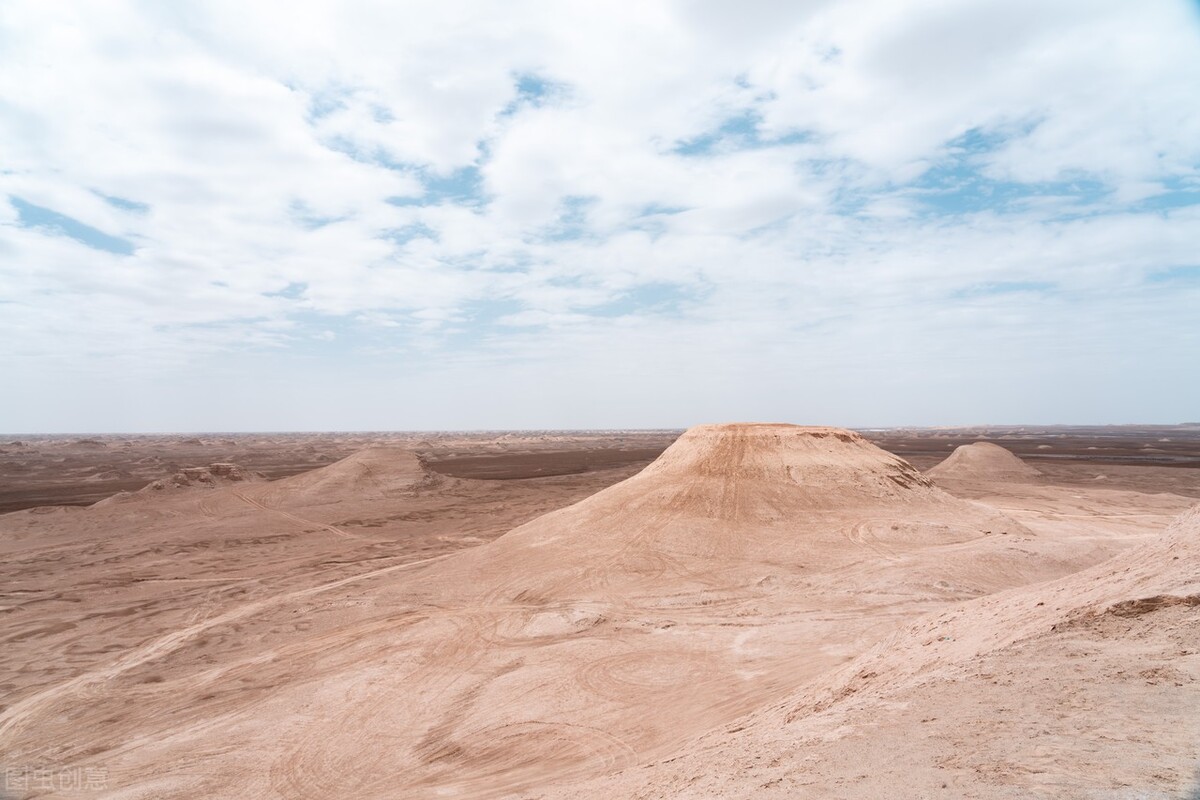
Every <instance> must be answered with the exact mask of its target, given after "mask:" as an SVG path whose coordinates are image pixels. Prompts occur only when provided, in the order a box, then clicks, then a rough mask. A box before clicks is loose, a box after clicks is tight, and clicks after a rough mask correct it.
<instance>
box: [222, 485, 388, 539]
mask: <svg viewBox="0 0 1200 800" xmlns="http://www.w3.org/2000/svg"><path fill="white" fill-rule="evenodd" d="M234 494H235V495H236V496H237V497H238V498H240V499H241V500H242V501H244V502H245V503H247V504H249V505H250V506H253V507H254V508H257V509H258V510H260V511H266V512H268V513H270V514H275V515H277V516H280V517H283V518H284V519H286V520H290V521H291V522H294V523H296V524H297V525H303V526H305V527H310V526H313V525H315V526H317V527H318V528H322V529H323V530H327V531H329V532H330V533H332V534H334V535H336V536H341V537H342V538H344V539H357V540H359V541H361V542H371V543H372V544H379V541H380V540H379V539H373V538H371V537H370V536H360V535H359V534H357V533H350V532H349V531H346V530H342V529H341V528H339V527H337V526H336V525H330V524H328V523H325V522H317V521H316V520H313V519H305V518H304V517H300V516H297V515H295V514H292V513H290V512H287V511H284V510H283V509H279V508H272V507H271V506H269V505H267V504H266V503H263V502H261V501H258V500H255V499H254V498H252V497H249V496H247V495H245V494H243V493H242V492H237V491H235V492H234Z"/></svg>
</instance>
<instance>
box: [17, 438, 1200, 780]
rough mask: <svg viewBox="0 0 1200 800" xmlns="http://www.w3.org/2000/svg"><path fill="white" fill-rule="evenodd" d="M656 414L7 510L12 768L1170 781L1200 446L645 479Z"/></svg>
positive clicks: (752, 455)
mask: <svg viewBox="0 0 1200 800" xmlns="http://www.w3.org/2000/svg"><path fill="white" fill-rule="evenodd" d="M1158 433H1160V432H1158V431H1156V432H1155V434H1156V439H1157V438H1164V437H1162V436H1157V434H1158ZM674 438H675V437H674V434H670V433H655V434H637V433H629V434H619V435H612V436H610V438H608V439H605V438H604V436H603V435H600V434H586V435H585V434H526V435H520V436H509V437H507V438H505V439H498V438H497V437H494V436H493V437H491V438H488V436H486V435H482V434H477V435H471V436H463V435H452V434H446V435H443V436H442V437H440V438H438V437H434V438H430V439H427V440H418V441H411V440H410V439H408V438H404V437H399V436H397V437H394V438H393V437H381V436H372V437H363V438H361V439H360V438H358V437H356V436H350V435H344V436H340V437H331V438H330V443H333V442H336V443H337V444H336V447H335V446H334V445H333V444H329V445H328V446H327V449H329V450H337V449H338V448H344V449H345V450H349V451H350V452H351V454H349V455H348V456H347V457H346V458H344V459H343V460H341V461H338V462H335V463H332V464H330V465H329V466H325V467H320V468H317V469H315V470H309V471H302V472H296V473H295V474H292V475H291V476H290V477H284V478H280V479H277V480H266V479H265V478H266V476H265V474H262V472H263V471H262V470H256V469H252V468H250V467H246V466H245V465H241V466H242V467H243V468H242V469H241V470H239V471H238V473H237V474H236V475H232V476H231V475H230V474H229V473H228V470H225V469H209V470H207V471H206V472H203V473H201V472H194V471H193V472H192V473H191V477H190V478H189V479H188V480H186V481H175V480H174V479H173V476H174V475H177V474H179V473H178V472H177V471H175V470H176V469H183V468H184V465H185V464H186V463H187V462H183V464H174V463H172V464H170V465H169V466H170V467H171V469H170V470H159V472H158V473H155V474H147V475H146V476H144V477H150V478H152V479H155V480H158V481H159V482H160V484H159V485H160V487H161V488H154V487H153V486H151V487H150V488H146V489H144V490H141V491H138V492H132V493H127V494H122V495H118V496H116V497H113V498H111V499H108V500H105V501H103V502H101V503H98V504H96V505H93V506H91V507H86V508H84V507H77V508H61V507H58V508H53V507H51V508H47V507H40V508H33V509H27V510H23V511H17V512H14V513H9V514H5V515H0V553H2V554H3V565H2V570H3V575H0V586H3V587H4V589H3V598H2V599H0V625H2V626H3V627H2V628H0V640H2V643H3V648H2V649H0V692H3V695H2V697H3V700H2V702H3V708H2V709H0V766H3V767H4V768H5V780H6V784H7V791H8V793H9V794H10V795H11V796H16V797H22V796H26V795H28V796H47V797H49V796H63V797H73V796H87V797H92V796H104V797H129V798H132V797H146V798H149V797H197V796H205V797H326V796H330V795H340V796H353V797H381V798H382V797H404V796H413V797H426V796H451V797H453V796H459V797H469V796H491V797H500V796H540V795H543V794H551V795H555V796H563V797H566V796H585V795H586V796H612V797H625V796H634V795H638V796H646V797H659V796H690V795H694V796H725V795H732V796H749V795H756V796H757V794H758V793H760V792H763V793H765V792H768V791H775V792H777V793H778V794H780V796H812V797H826V796H848V797H850V796H853V797H885V796H888V797H895V796H912V797H923V796H935V795H936V796H951V797H953V796H989V797H991V796H995V797H1023V796H1030V795H1031V794H1034V795H1041V796H1078V797H1143V796H1145V797H1179V796H1182V795H1183V793H1184V792H1186V791H1187V790H1188V788H1189V786H1190V785H1191V782H1192V781H1193V775H1192V770H1194V768H1195V766H1196V763H1195V759H1196V753H1197V752H1198V750H1197V747H1196V745H1197V744H1198V743H1200V739H1198V732H1197V730H1196V727H1197V726H1196V725H1195V722H1194V721H1195V720H1197V719H1200V705H1197V702H1198V698H1200V693H1198V691H1197V688H1196V687H1197V683H1196V679H1197V677H1200V666H1198V663H1197V658H1196V657H1195V656H1196V653H1197V651H1198V650H1200V641H1197V629H1198V628H1200V625H1197V613H1198V612H1197V606H1196V605H1195V604H1192V603H1191V602H1190V601H1189V600H1187V598H1190V597H1193V596H1195V595H1196V592H1197V591H1198V590H1197V589H1196V587H1195V586H1194V585H1192V584H1189V583H1188V581H1189V580H1192V579H1193V578H1192V574H1193V573H1200V570H1196V569H1195V568H1194V564H1195V563H1197V562H1196V560H1195V559H1196V555H1197V553H1196V548H1195V546H1193V543H1195V542H1197V541H1200V529H1197V528H1196V524H1195V521H1194V520H1193V521H1192V523H1191V526H1192V527H1190V528H1188V527H1187V526H1186V525H1184V526H1183V527H1180V526H1178V525H1177V529H1176V530H1175V531H1174V532H1172V533H1170V534H1167V535H1164V533H1163V532H1164V531H1165V530H1166V529H1167V527H1168V525H1169V524H1170V523H1171V521H1172V520H1173V519H1175V518H1176V517H1177V516H1178V515H1180V514H1181V513H1183V512H1185V511H1186V510H1187V509H1188V508H1189V507H1190V506H1192V505H1194V504H1195V503H1196V502H1197V500H1196V498H1197V497H1200V470H1194V469H1191V468H1188V467H1186V466H1162V465H1153V466H1130V465H1126V464H1112V463H1100V464H1097V463H1095V462H1092V461H1088V460H1086V459H1083V460H1080V461H1078V462H1077V463H1068V462H1065V461H1056V460H1050V459H1044V460H1040V461H1039V460H1036V459H1030V460H1029V461H1028V462H1027V463H1022V462H1021V461H1020V460H1017V459H1016V458H1015V457H1013V456H1011V454H1009V453H1008V452H1007V451H1000V452H999V453H997V452H994V451H991V452H984V453H982V455H981V454H980V453H979V452H977V451H978V447H976V448H975V450H968V451H963V452H960V453H959V455H958V457H957V458H955V459H952V460H951V461H950V462H948V463H947V464H946V466H945V467H944V468H941V469H935V470H932V471H931V477H926V476H925V475H922V474H921V473H920V472H918V471H917V470H916V469H914V468H913V467H912V466H910V465H909V464H907V463H906V462H904V461H902V460H900V459H898V458H896V457H895V456H893V455H891V454H889V453H887V452H885V451H883V450H880V449H879V448H877V447H875V446H874V445H872V444H871V443H869V442H868V441H866V440H865V439H863V438H862V437H861V436H859V435H857V434H853V433H849V432H846V431H839V430H836V429H799V428H795V427H793V426H710V427H701V428H697V429H692V430H691V431H689V432H688V433H687V434H685V435H684V436H683V437H681V438H680V439H679V440H678V441H677V442H676V443H675V444H673V445H672V446H671V447H670V448H669V449H668V450H667V451H666V453H664V454H663V455H662V456H661V457H660V458H658V459H657V460H656V461H654V463H653V464H652V465H651V466H649V467H647V468H645V469H641V470H640V471H639V469H640V467H641V466H643V465H644V464H645V463H647V462H648V461H649V459H650V458H651V457H652V455H653V454H654V453H656V452H658V450H660V449H661V448H662V447H665V446H666V444H668V443H670V441H671V440H673V439H674ZM917 439H920V440H921V441H924V438H922V437H917ZM196 441H201V442H202V443H201V444H200V445H196V444H187V445H186V447H191V448H201V449H202V450H201V452H200V455H202V456H203V459H194V460H193V461H192V462H191V464H192V465H195V464H197V463H199V464H211V463H228V462H230V461H232V460H233V459H232V458H231V457H230V456H229V455H228V453H226V452H224V451H222V452H221V453H220V454H219V455H217V454H215V453H213V452H210V450H211V448H209V449H207V450H206V449H203V448H206V447H208V446H207V445H204V444H203V440H199V439H198V440H196ZM230 441H232V440H230ZM286 441H287V446H286V447H285V448H283V449H284V451H285V452H282V453H276V454H275V455H274V456H273V457H272V458H269V457H267V456H264V455H259V456H258V458H259V463H258V466H260V467H261V466H269V465H270V463H273V464H274V467H275V468H276V469H278V470H280V471H286V472H292V471H293V469H294V465H295V463H296V462H297V461H298V460H302V459H297V454H298V452H299V454H300V455H305V453H306V451H304V450H303V448H306V447H311V446H312V445H311V443H309V444H297V443H298V442H302V441H303V440H302V439H296V438H288V439H287V440H286ZM906 441H909V442H914V441H916V439H914V438H909V439H907V440H906ZM101 444H102V445H103V447H104V448H105V449H106V450H109V449H114V448H120V449H122V450H128V449H133V448H125V447H124V445H122V444H120V443H115V444H114V440H109V441H104V442H101ZM259 445H260V446H263V447H265V444H263V443H262V442H260V443H259ZM380 445H382V446H380ZM1060 445H1061V442H1060ZM61 446H62V447H63V448H64V449H74V450H78V449H80V448H85V449H86V448H93V449H98V448H95V447H94V445H91V444H79V442H78V441H76V440H71V441H70V442H69V444H68V445H61ZM154 446H159V445H154ZM360 446H362V447H360ZM939 446H940V445H939ZM1034 446H1035V447H1036V445H1034ZM1091 446H1093V445H1086V447H1091ZM10 447H11V445H10ZM39 447H40V448H42V449H43V450H46V449H47V448H48V447H49V446H48V445H46V444H45V443H44V442H40V443H33V444H27V445H25V446H24V448H14V449H22V450H24V449H28V448H39ZM223 447H224V448H226V449H228V448H229V447H231V446H230V445H223ZM364 447H365V449H364ZM1082 447H1083V446H1081V448H1082ZM1068 449H1069V448H1068ZM338 452H339V453H340V452H341V451H340V450H338ZM952 452H953V451H952ZM1180 452H1181V451H1175V452H1173V453H1172V454H1171V457H1172V458H1177V457H1186V456H1181V455H1180ZM415 453H421V456H420V457H418V456H417V455H415ZM596 453H599V455H596ZM587 454H591V455H587ZM324 455H325V456H328V455H330V454H329V453H325V454H324ZM1139 455H1140V454H1139ZM214 456H216V457H214ZM22 457H23V458H26V459H27V460H34V459H33V456H31V455H30V454H28V453H25V454H24V455H23V456H22ZM147 457H148V456H145V455H140V456H139V458H147ZM306 457H307V456H306ZM159 458H160V459H165V458H166V455H165V454H164V455H160V456H159ZM489 459H490V460H489ZM1006 459H1008V460H1006ZM133 460H137V459H133ZM243 460H246V459H243ZM918 460H919V459H918ZM1138 463H1140V462H1138ZM147 464H150V462H147ZM439 464H440V467H441V470H442V471H438V470H437V469H434V468H433V467H437V466H439ZM289 465H290V466H289ZM144 466H146V465H144ZM147 469H148V471H149V468H148V467H147ZM267 471H268V472H269V470H267ZM547 472H550V473H558V474H554V475H551V476H548V477H526V475H528V474H530V473H532V474H534V475H537V474H545V473H547ZM256 473H259V474H256ZM447 473H449V474H447ZM480 473H482V474H490V475H493V476H495V475H500V474H510V475H512V477H511V478H510V479H507V480H480V479H477V478H470V477H460V476H461V475H464V474H480ZM47 474H49V473H47ZM1101 474H1102V475H1103V476H1104V477H1103V478H1100V479H1098V478H1097V475H1101ZM234 478H236V479H234ZM42 485H43V486H50V485H54V482H53V481H52V480H50V479H49V478H47V479H45V480H44V481H43V483H42ZM56 485H58V486H59V487H60V489H61V487H63V486H67V485H69V482H63V481H61V480H60V482H59V483H58V484H56ZM1151 489H1153V490H1154V491H1150V490H1151ZM64 491H65V490H64ZM510 531H511V532H510ZM506 532H507V535H503V536H502V534H506ZM1189 537H1190V538H1189ZM1168 540H1169V541H1168ZM1164 542H1167V543H1166V544H1164ZM1156 547H1157V548H1158V550H1155V549H1154V548H1156ZM1147 548H1149V549H1148V550H1147ZM1171 548H1174V549H1171ZM1189 548H1190V549H1189ZM1138 553H1141V555H1137V554H1138ZM1147 553H1149V554H1148V555H1147ZM1121 559H1126V560H1127V563H1126V562H1122V561H1121ZM1180 562H1182V563H1180ZM1189 565H1190V567H1191V568H1190V569H1185V567H1187V566H1189ZM1088 570H1092V572H1088ZM1131 572H1132V573H1134V574H1135V575H1137V576H1139V577H1138V581H1140V582H1137V581H1132V582H1131V580H1130V579H1128V576H1129V574H1130V573H1131ZM1089 592H1091V593H1092V594H1089ZM1160 594H1163V595H1168V596H1169V597H1172V598H1183V599H1181V600H1178V601H1175V600H1171V601H1169V602H1162V603H1159V604H1157V605H1154V604H1151V606H1152V607H1148V608H1146V609H1142V608H1141V607H1138V608H1137V613H1123V612H1120V611H1118V612H1112V611H1111V609H1112V608H1113V607H1114V606H1116V605H1118V604H1119V603H1122V602H1126V601H1133V600H1141V599H1143V598H1145V597H1152V596H1155V595H1160ZM1093 595H1094V596H1093ZM1049 597H1053V598H1064V597H1065V598H1069V599H1070V601H1071V602H1070V603H1067V602H1065V601H1057V600H1056V601H1054V602H1051V601H1050V600H1047V599H1046V598H1049ZM1035 598H1036V599H1035ZM1081 598H1082V599H1081ZM934 634H936V635H934ZM964 642H965V643H964ZM860 676H867V677H860ZM897 787H904V788H903V789H899V790H898V789H897ZM1089 792H1091V793H1090V794H1089ZM1122 792H1124V794H1122ZM939 793H941V794H939Z"/></svg>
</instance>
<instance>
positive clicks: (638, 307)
mask: <svg viewBox="0 0 1200 800" xmlns="http://www.w3.org/2000/svg"><path fill="white" fill-rule="evenodd" d="M695 299H697V293H696V291H695V289H693V288H692V287H689V286H684V285H683V284H679V283H666V282H659V283H643V284H641V285H640V286H635V287H634V288H632V289H630V290H628V291H627V292H625V293H624V294H622V295H621V296H620V297H618V298H616V299H615V300H610V301H608V302H607V303H602V304H601V305H598V306H591V307H589V308H587V309H585V311H584V313H586V314H588V315H590V316H593V317H626V316H630V315H632V314H647V313H658V314H678V313H679V312H680V311H681V310H682V307H683V305H684V304H685V303H687V302H689V301H692V300H695Z"/></svg>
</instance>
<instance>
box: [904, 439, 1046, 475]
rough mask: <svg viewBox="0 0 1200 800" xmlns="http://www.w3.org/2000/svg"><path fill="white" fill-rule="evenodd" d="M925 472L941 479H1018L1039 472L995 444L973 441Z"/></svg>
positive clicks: (1039, 473)
mask: <svg viewBox="0 0 1200 800" xmlns="http://www.w3.org/2000/svg"><path fill="white" fill-rule="evenodd" d="M925 474H926V475H928V476H929V477H930V478H934V479H943V480H944V479H949V480H1007V481H1021V480H1029V479H1032V478H1036V477H1038V476H1040V475H1041V474H1042V473H1041V472H1039V471H1038V470H1037V469H1035V468H1033V467H1031V466H1029V465H1028V464H1026V463H1025V462H1024V461H1022V460H1021V459H1020V458H1019V457H1018V456H1016V455H1014V454H1013V453H1012V452H1011V451H1009V450H1006V449H1004V448H1003V447H1001V446H1000V445H998V444H992V443H991V442H975V443H974V444H964V445H962V446H961V447H959V448H958V449H957V450H955V451H954V452H953V453H951V454H950V457H949V458H947V459H946V460H945V461H943V462H942V463H940V464H938V465H937V466H935V467H933V468H932V469H929V470H927V471H926V473H925Z"/></svg>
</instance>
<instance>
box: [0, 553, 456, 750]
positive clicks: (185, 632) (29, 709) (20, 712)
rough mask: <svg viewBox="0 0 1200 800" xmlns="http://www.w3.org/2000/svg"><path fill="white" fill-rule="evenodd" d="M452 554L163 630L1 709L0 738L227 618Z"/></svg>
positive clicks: (2, 740)
mask: <svg viewBox="0 0 1200 800" xmlns="http://www.w3.org/2000/svg"><path fill="white" fill-rule="evenodd" d="M451 555H454V554H453V553H444V554H442V555H440V556H434V557H432V558H425V559H420V560H418V561H407V562H405V563H403V564H393V565H391V566H388V567H381V568H379V569H376V570H371V571H370V572H364V573H361V574H359V575H351V576H349V577H346V578H340V579H338V580H336V581H331V582H329V583H324V584H321V585H319V586H310V587H309V588H307V589H298V590H296V591H293V592H286V593H284V594H281V595H276V596H274V597H268V598H264V599H262V600H258V601H255V602H252V603H247V604H245V605H243V606H240V607H238V608H235V609H232V610H230V611H227V612H225V613H224V614H220V615H218V616H215V617H210V618H208V619H206V620H202V621H200V622H197V623H195V624H192V625H188V626H187V627H184V628H180V629H179V630H177V631H172V632H171V633H168V634H165V635H163V636H160V637H158V638H157V639H155V640H153V641H151V642H149V643H148V644H145V645H143V646H141V647H138V648H135V649H134V650H131V651H129V652H128V653H126V654H125V655H123V656H121V657H120V658H118V659H117V660H116V661H114V662H113V663H112V664H110V665H108V666H107V667H104V668H102V669H98V670H92V671H91V672H85V673H83V674H81V675H77V676H76V677H74V678H72V679H71V680H69V681H66V682H64V683H60V684H58V685H56V686H51V687H49V688H47V689H43V690H42V691H40V692H37V693H35V694H33V695H30V696H29V697H26V698H25V699H24V700H20V701H18V702H17V703H14V704H13V705H12V706H10V707H9V708H8V709H6V710H5V711H4V713H2V714H0V742H6V741H8V740H9V739H10V738H11V737H12V736H13V735H14V734H15V733H17V732H18V731H19V730H20V729H21V728H22V727H23V726H24V725H26V724H28V723H29V721H30V720H32V719H33V717H34V716H36V715H37V714H38V712H40V711H42V710H44V709H46V708H48V707H50V706H52V705H53V704H54V703H56V702H57V701H59V700H60V699H62V698H64V697H68V696H70V695H72V694H76V693H78V692H83V691H87V690H88V689H91V688H92V687H94V686H96V685H97V684H100V683H103V682H105V681H110V680H112V679H114V678H117V677H119V676H121V675H122V674H124V673H126V672H129V671H130V670H133V669H136V668H137V667H140V666H142V665H143V664H147V663H149V662H151V661H154V660H155V659H158V658H162V657H163V656H165V655H167V654H169V653H171V652H174V651H175V650H178V649H179V648H180V647H182V646H183V645H184V644H185V643H186V642H188V641H189V640H190V639H194V638H195V637H197V636H199V635H200V634H202V633H204V632H205V631H207V630H210V629H212V628H215V627H217V626H218V625H225V624H228V623H230V622H235V621H237V620H240V619H244V618H246V617H249V616H252V615H253V614H256V613H258V612H260V611H263V610H266V609H268V608H271V607H273V606H278V605H282V604H284V603H288V602H291V601H293V600H301V599H304V598H307V597H312V596H313V595H316V594H321V593H322V592H328V591H332V590H334V589H338V588H341V587H342V586H348V585H350V584H352V583H357V582H359V581H365V580H369V579H370V578H375V577H378V576H380V575H387V574H390V573H393V572H399V571H401V570H405V569H411V568H413V567H418V566H421V565H423V564H430V563H433V562H435V561H441V560H442V559H445V558H448V557H449V556H451Z"/></svg>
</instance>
